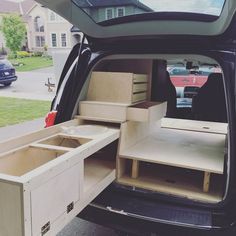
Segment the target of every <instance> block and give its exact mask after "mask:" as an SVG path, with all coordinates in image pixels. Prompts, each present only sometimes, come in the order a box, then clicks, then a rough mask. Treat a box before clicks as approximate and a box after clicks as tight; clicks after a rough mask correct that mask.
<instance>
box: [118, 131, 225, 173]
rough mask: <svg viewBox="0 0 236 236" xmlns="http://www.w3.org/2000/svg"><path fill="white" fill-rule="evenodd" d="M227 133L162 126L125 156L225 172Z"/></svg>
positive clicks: (125, 153)
mask: <svg viewBox="0 0 236 236" xmlns="http://www.w3.org/2000/svg"><path fill="white" fill-rule="evenodd" d="M224 145H225V135H222V134H209V133H199V132H192V131H182V130H170V129H164V128H160V129H158V130H157V131H155V132H154V133H152V134H151V135H149V136H148V137H147V138H144V139H143V140H141V141H139V142H137V143H136V144H135V145H133V146H131V147H129V148H127V149H126V150H123V151H122V152H121V153H120V156H121V157H126V158H130V159H136V160H141V161H147V162H153V163H159V164H163V165H170V166H176V167H182V168H188V169H193V170H201V171H208V172H211V173H217V174H223V167H224Z"/></svg>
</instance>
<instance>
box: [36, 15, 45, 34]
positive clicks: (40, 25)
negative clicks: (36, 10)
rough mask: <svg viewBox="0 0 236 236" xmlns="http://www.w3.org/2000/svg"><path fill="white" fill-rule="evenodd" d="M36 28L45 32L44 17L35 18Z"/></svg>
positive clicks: (37, 30)
mask: <svg viewBox="0 0 236 236" xmlns="http://www.w3.org/2000/svg"><path fill="white" fill-rule="evenodd" d="M34 30H35V32H44V21H43V18H42V17H40V16H37V17H35V18H34Z"/></svg>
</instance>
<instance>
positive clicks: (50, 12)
mask: <svg viewBox="0 0 236 236" xmlns="http://www.w3.org/2000/svg"><path fill="white" fill-rule="evenodd" d="M51 14H54V15H55V20H51ZM48 21H49V22H53V23H54V22H57V14H56V13H55V12H54V11H52V10H50V9H48Z"/></svg>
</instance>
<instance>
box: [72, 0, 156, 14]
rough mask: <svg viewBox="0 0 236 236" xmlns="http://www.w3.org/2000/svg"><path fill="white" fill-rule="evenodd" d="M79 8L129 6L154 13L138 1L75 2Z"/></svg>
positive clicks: (81, 0) (94, 0)
mask: <svg viewBox="0 0 236 236" xmlns="http://www.w3.org/2000/svg"><path fill="white" fill-rule="evenodd" d="M74 2H76V3H77V4H78V6H80V7H82V8H98V7H112V6H127V5H134V6H136V7H138V8H141V9H143V10H145V11H147V12H150V11H153V10H152V9H151V8H149V7H148V6H146V5H144V4H143V3H141V2H140V1H138V0H74Z"/></svg>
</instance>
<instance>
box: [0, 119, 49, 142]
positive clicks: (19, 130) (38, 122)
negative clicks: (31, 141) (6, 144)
mask: <svg viewBox="0 0 236 236" xmlns="http://www.w3.org/2000/svg"><path fill="white" fill-rule="evenodd" d="M44 119H45V118H44V117H43V118H39V119H35V120H32V121H26V122H23V123H20V124H16V125H10V126H6V127H2V128H0V142H2V141H4V140H7V139H11V138H15V137H18V136H21V135H24V134H28V133H30V132H33V131H36V130H38V129H42V128H43V127H44Z"/></svg>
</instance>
